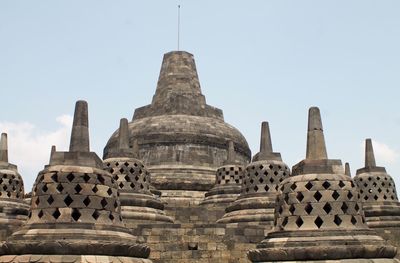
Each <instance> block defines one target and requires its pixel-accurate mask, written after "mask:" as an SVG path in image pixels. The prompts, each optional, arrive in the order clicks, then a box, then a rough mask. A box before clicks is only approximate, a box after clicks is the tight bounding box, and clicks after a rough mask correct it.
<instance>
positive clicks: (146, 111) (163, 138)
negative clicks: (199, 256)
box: [104, 51, 251, 201]
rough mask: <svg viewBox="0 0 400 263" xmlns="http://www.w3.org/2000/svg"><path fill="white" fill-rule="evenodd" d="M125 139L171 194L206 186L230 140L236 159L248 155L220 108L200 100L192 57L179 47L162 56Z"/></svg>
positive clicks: (161, 187) (212, 179)
mask: <svg viewBox="0 0 400 263" xmlns="http://www.w3.org/2000/svg"><path fill="white" fill-rule="evenodd" d="M117 137H118V131H116V132H114V134H113V135H112V136H111V138H110V139H109V141H108V143H107V145H106V147H105V149H104V156H107V153H108V152H109V151H112V150H113V149H114V148H117V144H118V143H117V141H118V139H117ZM129 140H130V144H133V141H134V140H138V144H139V146H140V152H139V156H138V158H139V159H140V160H142V161H143V162H144V164H145V165H146V167H147V169H148V170H149V171H150V173H151V175H152V183H153V185H154V186H155V187H156V188H157V189H159V190H171V193H173V192H176V193H178V192H177V191H208V190H210V189H211V188H212V187H213V186H214V182H215V170H216V169H217V168H218V167H220V166H222V165H223V162H224V161H225V160H226V156H227V150H226V144H227V143H228V141H230V140H231V141H233V142H234V144H235V151H236V159H237V160H238V161H240V162H243V163H246V162H248V161H249V159H250V156H251V153H250V149H249V146H248V144H247V141H246V139H245V138H244V137H243V135H242V134H241V133H240V132H239V131H238V130H237V129H235V128H234V127H232V126H231V125H229V124H227V123H225V122H224V118H223V113H222V111H221V110H220V109H217V108H215V107H212V106H209V105H207V104H206V100H205V97H204V95H203V94H202V93H201V88H200V81H199V78H198V75H197V70H196V64H195V61H194V58H193V55H192V54H190V53H188V52H185V51H174V52H169V53H166V54H165V55H164V59H163V62H162V66H161V71H160V76H159V79H158V83H157V89H156V92H155V95H154V96H153V101H152V103H151V104H150V105H147V106H144V107H141V108H138V109H136V110H135V113H134V116H133V119H132V122H130V123H129ZM194 194H195V193H194ZM200 194H201V193H200ZM199 201H202V200H199Z"/></svg>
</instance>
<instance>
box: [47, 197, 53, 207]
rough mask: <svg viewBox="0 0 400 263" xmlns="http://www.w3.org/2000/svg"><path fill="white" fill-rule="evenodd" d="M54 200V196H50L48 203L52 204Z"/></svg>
mask: <svg viewBox="0 0 400 263" xmlns="http://www.w3.org/2000/svg"><path fill="white" fill-rule="evenodd" d="M53 202H54V198H53V196H51V195H50V196H49V198H47V203H49V205H51V204H52V203H53Z"/></svg>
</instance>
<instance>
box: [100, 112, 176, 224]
mask: <svg viewBox="0 0 400 263" xmlns="http://www.w3.org/2000/svg"><path fill="white" fill-rule="evenodd" d="M118 132H119V135H118V147H117V148H115V149H113V150H110V151H109V152H108V153H107V155H106V159H105V160H104V161H103V162H104V169H105V170H107V171H108V172H110V173H111V174H112V175H113V176H114V180H115V181H116V183H117V185H118V189H119V192H120V196H119V198H120V201H121V214H122V218H123V219H124V221H125V223H127V224H128V225H130V224H131V223H140V222H148V221H158V222H170V223H172V222H173V219H172V218H171V217H169V216H167V215H166V214H165V212H164V204H163V203H162V202H161V201H160V199H159V198H157V197H156V196H155V195H154V194H153V193H152V189H151V177H150V173H149V172H148V170H147V169H146V168H145V166H144V165H143V162H142V161H140V160H139V159H138V155H139V146H138V143H137V140H135V141H134V143H133V148H130V147H129V131H128V120H127V119H125V118H124V119H121V121H120V126H119V130H118Z"/></svg>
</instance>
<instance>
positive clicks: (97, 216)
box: [92, 210, 100, 220]
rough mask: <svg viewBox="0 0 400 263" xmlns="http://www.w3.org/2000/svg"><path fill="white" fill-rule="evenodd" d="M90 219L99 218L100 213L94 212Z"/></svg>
mask: <svg viewBox="0 0 400 263" xmlns="http://www.w3.org/2000/svg"><path fill="white" fill-rule="evenodd" d="M92 217H93V218H94V220H97V219H98V218H99V217H100V213H99V212H98V211H97V210H94V212H93V214H92Z"/></svg>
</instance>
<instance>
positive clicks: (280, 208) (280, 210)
mask: <svg viewBox="0 0 400 263" xmlns="http://www.w3.org/2000/svg"><path fill="white" fill-rule="evenodd" d="M282 212H283V208H282V206H281V205H280V206H279V209H278V213H279V214H282Z"/></svg>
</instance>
